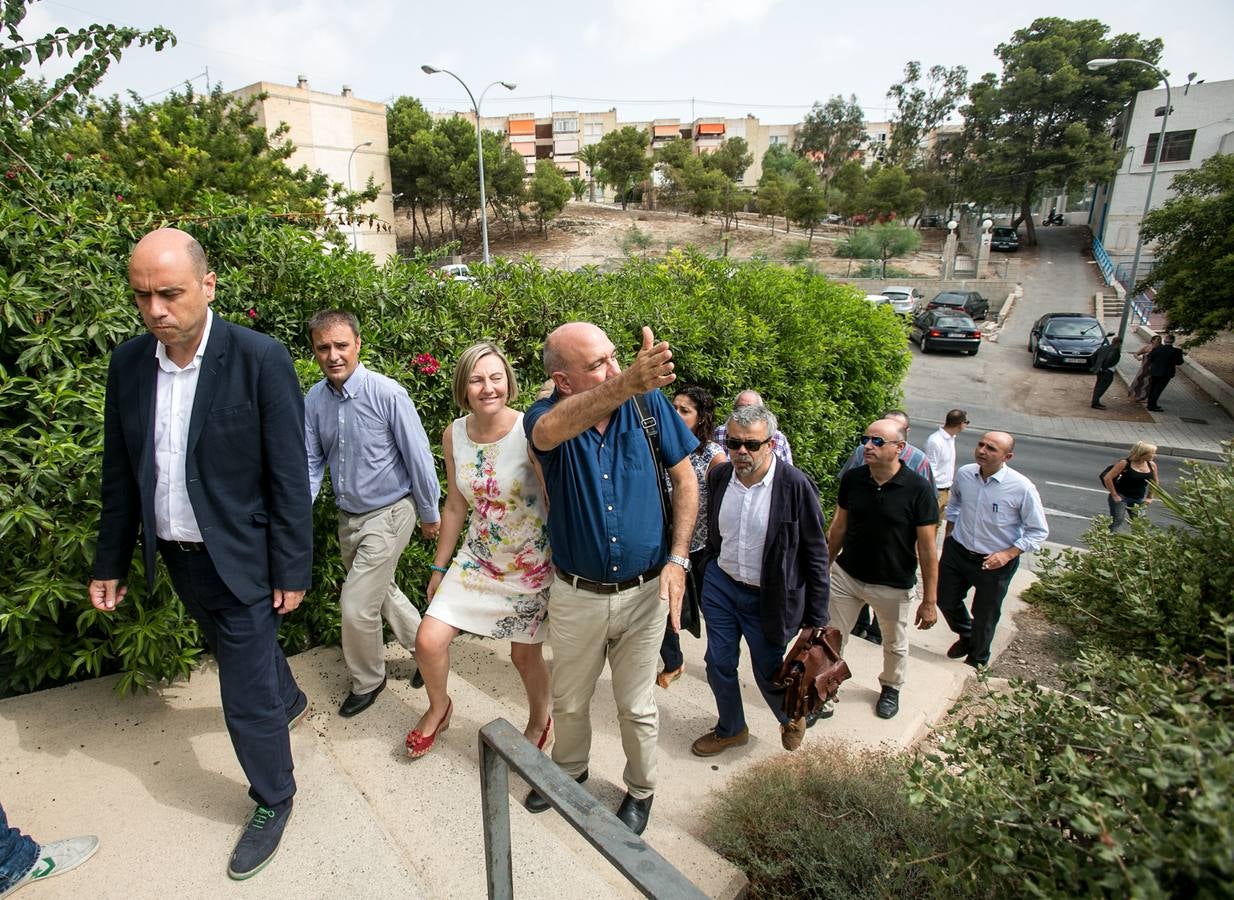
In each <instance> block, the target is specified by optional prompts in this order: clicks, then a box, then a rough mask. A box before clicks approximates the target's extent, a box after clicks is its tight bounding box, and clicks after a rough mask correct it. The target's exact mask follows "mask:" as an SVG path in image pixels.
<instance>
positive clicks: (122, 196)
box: [116, 194, 124, 203]
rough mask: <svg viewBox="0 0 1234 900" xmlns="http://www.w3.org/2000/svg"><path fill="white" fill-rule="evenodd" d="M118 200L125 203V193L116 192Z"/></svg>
mask: <svg viewBox="0 0 1234 900" xmlns="http://www.w3.org/2000/svg"><path fill="white" fill-rule="evenodd" d="M116 202H117V203H123V202H124V194H116Z"/></svg>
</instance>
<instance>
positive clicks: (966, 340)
mask: <svg viewBox="0 0 1234 900" xmlns="http://www.w3.org/2000/svg"><path fill="white" fill-rule="evenodd" d="M908 339H909V340H910V341H916V342H917V343H918V344H920V345H921V352H922V353H930V352H931V351H934V350H960V351H963V352H964V353H967V354H968V355H969V356H976V355H977V351H978V350H980V349H981V330H980V329H978V328H977V324H976V323H975V322H974V321H973V320H972V317H970V316H966V315H965V314H964V313H962V312H960V311H958V310H954V309H950V308H946V307H941V308H939V309H931V310H928V311H926V312H923V313H918V314H917V317H916V318H914V319H913V324H912V326H911V327H910V328H909V330H908Z"/></svg>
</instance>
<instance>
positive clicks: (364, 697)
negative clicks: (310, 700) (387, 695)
mask: <svg viewBox="0 0 1234 900" xmlns="http://www.w3.org/2000/svg"><path fill="white" fill-rule="evenodd" d="M385 686H386V679H385V678H382V679H381V684H379V685H377V687H375V688H373V689H372V690H371V691H369V692H368V693H367V694H348V695H347V699H346V700H344V701H343V705H342V706H340V707H339V708H338V714H339V715H340V716H342V717H343V718H344V719H350V718H351V717H352V716H358V715H359V714H360V713H362V712H364V711H365V710H366V709H368V708H369V707H370V706H372V705H373V701H374V700H376V699H377V695H378V694H380V693H381V691H382V689H383V688H384V687H385Z"/></svg>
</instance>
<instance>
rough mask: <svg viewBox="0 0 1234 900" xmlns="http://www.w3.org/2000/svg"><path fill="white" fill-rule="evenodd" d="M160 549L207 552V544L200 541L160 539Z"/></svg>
mask: <svg viewBox="0 0 1234 900" xmlns="http://www.w3.org/2000/svg"><path fill="white" fill-rule="evenodd" d="M158 544H159V549H160V550H178V551H179V552H181V553H205V552H206V545H205V544H203V543H201V542H200V541H168V540H164V539H163V538H159V539H158Z"/></svg>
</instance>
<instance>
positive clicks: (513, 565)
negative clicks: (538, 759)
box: [407, 343, 553, 758]
mask: <svg viewBox="0 0 1234 900" xmlns="http://www.w3.org/2000/svg"><path fill="white" fill-rule="evenodd" d="M517 395H518V385H517V382H516V381H515V378H514V372H513V370H512V369H511V368H510V363H509V362H508V361H507V360H506V357H505V355H504V354H503V353H502V352H501V350H499V349H498V348H497V347H496V346H494V345H493V344H490V343H480V344H476V345H474V346H472V347H469V348H468V349H467V350H465V351H463V354H462V356H460V357H459V361H458V367H457V369H456V370H455V372H454V400H455V402H456V403H457V404H458V405H459V406H460V407H461V408H462V409H464V410H466V411H468V412H469V415H465V416H463V417H462V418H459V419H455V420H454V422H453V423H451V424H450V426H449V427H448V428H447V429H446V430H445V433H444V434H443V435H442V445H443V449H444V451H445V453H444V455H445V461H446V482H447V487H446V503H445V508H444V509H443V510H442V514H441V533H440V535H439V537H438V538H437V553H436V557H435V559H434V561H433V566H432V568H433V576H432V578H430V579H429V583H428V598H429V601H430V603H429V607H428V610H427V611H426V612H425V614H424V621H423V622H422V623H421V624H420V630H419V632H418V634H417V635H416V661H417V662H418V663H419V664H420V672H421V674H422V675H423V676H424V686H425V688H426V689H427V691H428V699H429V707H428V709H427V710H426V711H425V713H424V715H423V716H421V717H420V721H419V722H417V723H416V727H415V728H413V729H412V730H411V732H410V733H409V734H408V735H407V753H408V755H409V756H411V757H412V758H418V757H421V756H423V755H424V754H425V753H428V752H429V750H431V749H432V747H433V743H434V742H435V741H436V739H437V735H439V734H440V733H441V732H443V731H445V730H446V729H447V728H448V727H449V726H450V715H451V713H452V712H453V711H454V704H453V702H452V701H451V700H450V696H449V694H447V693H446V681H447V678H448V677H449V674H450V642H451V641H452V640H454V637H455V635H457V634H459V633H460V632H463V631H466V632H468V633H470V634H476V635H480V636H481V637H492V638H499V639H502V640H508V641H510V659H511V660H512V661H513V663H514V666H515V668H516V669H518V673H519V676H520V677H521V678H522V680H523V687H524V688H525V689H526V690H527V705H528V707H529V709H530V714H529V716H528V721H527V728H526V729H525V730H524V731H523V733H524V734H525V735H526V736H527V739H528V740H530V741H533V742H534V743H535V744H536V745H537V746H538V747H539V748H540V749H544V748H545V747H546V746H547V745H548V744H549V742H550V741H551V739H552V732H553V723H552V719H551V718H550V717H549V675H548V666H547V665H546V664H545V662H544V657H543V656H542V655H541V652H540V648H541V644H542V643H543V641H544V637H545V631H546V629H545V628H544V615H545V612H546V610H547V608H548V586H549V583H550V582H551V581H552V579H553V573H552V565H551V563H550V561H549V547H548V531H547V529H546V527H545V519H546V513H547V508H546V505H545V497H544V493H543V491H542V490H541V488H540V482H539V480H538V479H537V477H536V473H535V470H534V469H533V467H532V464H531V460H530V457H529V456H528V453H527V438H526V437H525V436H524V434H523V424H522V419H523V414H522V413H520V412H518V411H516V410H513V409H511V408H510V407H509V406H508V405H507V404H508V403H509V401H511V400H513V399H514V398H515V397H516V396H517ZM469 509H470V516H469V515H468V510H469ZM464 525H466V526H467V534H466V537H465V538H464V540H463V543H462V545H461V546H459V537H460V536H461V535H462V533H463V526H464ZM456 547H458V552H457V553H455V548H456ZM451 556H453V561H451Z"/></svg>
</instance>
